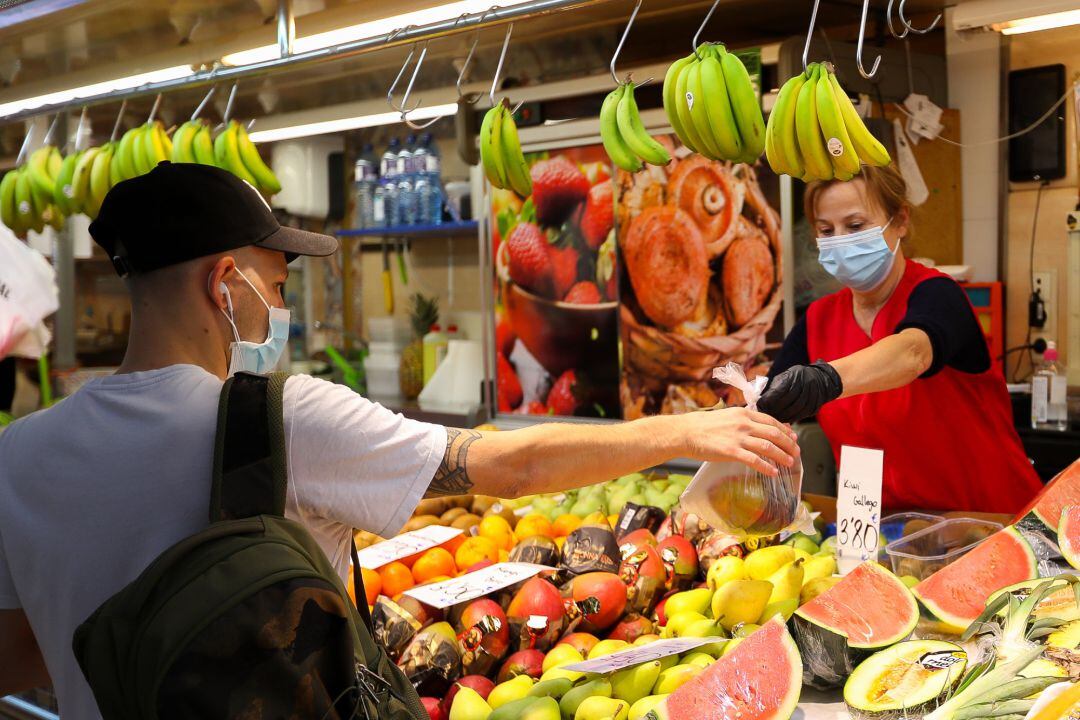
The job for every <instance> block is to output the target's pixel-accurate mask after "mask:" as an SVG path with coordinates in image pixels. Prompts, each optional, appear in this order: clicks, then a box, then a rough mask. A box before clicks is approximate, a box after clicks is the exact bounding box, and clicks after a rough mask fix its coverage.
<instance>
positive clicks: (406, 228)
mask: <svg viewBox="0 0 1080 720" xmlns="http://www.w3.org/2000/svg"><path fill="white" fill-rule="evenodd" d="M479 227H480V224H479V223H478V222H477V221H476V220H463V221H461V222H448V223H443V224H441V225H395V226H390V227H378V228H349V229H343V230H338V231H337V235H338V236H339V237H360V238H364V237H375V238H379V237H384V238H406V239H408V238H433V237H459V236H463V235H470V234H472V233H475V232H477V231H478V230H479Z"/></svg>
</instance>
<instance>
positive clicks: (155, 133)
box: [141, 120, 169, 172]
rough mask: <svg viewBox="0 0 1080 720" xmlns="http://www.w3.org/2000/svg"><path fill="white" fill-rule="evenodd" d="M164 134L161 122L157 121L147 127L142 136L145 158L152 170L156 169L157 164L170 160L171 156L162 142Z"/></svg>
mask: <svg viewBox="0 0 1080 720" xmlns="http://www.w3.org/2000/svg"><path fill="white" fill-rule="evenodd" d="M163 132H164V131H163V129H162V127H161V121H160V120H155V121H154V122H153V123H152V124H150V125H147V126H146V129H145V130H144V131H143V134H142V136H141V140H142V146H143V156H144V157H145V158H146V160H147V162H149V164H150V170H153V169H154V168H156V167H157V164H158V163H159V162H161V161H162V160H168V159H169V155H168V154H167V153H166V152H165V143H163V142H162V141H161V136H162V133H163ZM147 172H149V170H147Z"/></svg>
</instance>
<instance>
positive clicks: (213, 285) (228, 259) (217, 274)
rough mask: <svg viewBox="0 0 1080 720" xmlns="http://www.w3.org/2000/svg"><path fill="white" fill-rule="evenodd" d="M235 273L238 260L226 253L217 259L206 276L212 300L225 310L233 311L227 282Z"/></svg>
mask: <svg viewBox="0 0 1080 720" xmlns="http://www.w3.org/2000/svg"><path fill="white" fill-rule="evenodd" d="M235 273H236V260H235V259H234V258H233V257H232V256H231V255H226V256H224V257H221V258H218V259H217V261H216V262H215V263H214V264H213V266H211V269H210V273H209V275H208V276H207V278H206V289H207V291H208V292H209V294H210V300H211V302H213V303H214V305H216V306H217V307H218V309H219V310H222V311H223V312H229V313H231V312H232V307H231V306H232V301H231V299H230V296H229V293H228V291H227V290H226V289H225V283H226V281H227V280H230V279H231V278H232V276H233V275H234V274H235Z"/></svg>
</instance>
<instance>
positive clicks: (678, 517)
mask: <svg viewBox="0 0 1080 720" xmlns="http://www.w3.org/2000/svg"><path fill="white" fill-rule="evenodd" d="M710 530H712V528H711V527H709V524H708V523H707V522H705V521H704V520H702V519H701V518H700V517H699V516H698V515H696V514H694V513H692V512H690V511H688V510H687V509H686V508H684V507H683V506H682V505H681V504H680V505H676V506H675V507H673V508H671V513H670V514H669V515H668V516H667V518H665V519H664V522H662V523H660V528H659V529H658V530H657V531H656V539H657V540H666V539H667V538H669V537H671V536H672V535H682V536H683V537H684V538H686V539H687V540H689V541H690V542H692V543H695V542H697V541H698V538H700V537H702V536H703V535H705V534H706V533H708V532H709V531H710Z"/></svg>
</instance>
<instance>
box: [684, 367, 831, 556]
mask: <svg viewBox="0 0 1080 720" xmlns="http://www.w3.org/2000/svg"><path fill="white" fill-rule="evenodd" d="M713 377H714V378H715V379H717V380H720V381H721V382H724V383H727V384H728V385H731V386H732V387H734V388H737V389H739V390H741V391H742V393H743V397H744V398H745V400H746V406H747V407H748V408H749V409H751V410H755V409H757V401H758V399H759V398H760V397H761V393H762V392H764V390H765V385H766V384H767V383H768V379H767V378H766V377H764V376H762V377H757V378H754V379H753V380H747V379H746V375H744V374H743V371H742V368H741V367H740V366H739V365H738V364H737V363H733V362H729V363H728V364H727V365H724V366H722V367H718V368H716V369H715V370H714V371H713ZM765 461H766V462H767V463H769V464H770V465H772V466H773V467H775V468H776V469H777V475H776V476H775V477H773V476H769V475H765V474H763V473H760V472H758V471H757V470H754V469H751V468H749V467H747V466H746V465H743V464H742V463H737V462H706V463H703V464H702V466H701V468H700V469H699V470H698V471H697V474H696V475H694V479H693V480H692V481H691V482H690V485H689V486H687V488H686V490H685V491H684V492H683V494H682V497H681V498H680V503H681V504H682V506H683V508H684V509H686V510H687V511H689V512H692V513H694V514H696V515H698V516H700V517H701V519H702V520H704V521H705V522H707V523H709V524H710V525H712V526H713V527H715V528H716V529H718V530H720V531H721V532H725V533H727V534H729V535H734V536H735V537H737V538H739V539H740V540H743V539H746V538H759V537H769V536H772V535H777V534H779V533H781V532H785V531H788V532H807V533H813V532H814V528H813V525H814V523H813V519H812V518H811V516H810V513H809V512H808V511H807V510H806V508H805V507H804V506H803V505H801V504H800V498H801V492H802V474H803V471H802V463H801V462H799V463H797V464H796V465H795V467H793V468H786V467H781V466H779V465H776V464H775V463H773V462H772V461H771V460H769V459H767V458H766V459H765Z"/></svg>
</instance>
